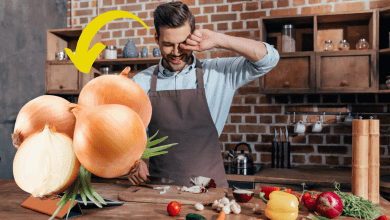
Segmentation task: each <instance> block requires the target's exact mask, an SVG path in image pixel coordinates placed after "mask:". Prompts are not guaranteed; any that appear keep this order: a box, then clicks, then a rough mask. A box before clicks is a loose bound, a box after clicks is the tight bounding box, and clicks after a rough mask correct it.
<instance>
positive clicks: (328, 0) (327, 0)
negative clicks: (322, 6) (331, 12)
mask: <svg viewBox="0 0 390 220" xmlns="http://www.w3.org/2000/svg"><path fill="white" fill-rule="evenodd" d="M338 1H339V0H326V3H329V2H338Z"/></svg>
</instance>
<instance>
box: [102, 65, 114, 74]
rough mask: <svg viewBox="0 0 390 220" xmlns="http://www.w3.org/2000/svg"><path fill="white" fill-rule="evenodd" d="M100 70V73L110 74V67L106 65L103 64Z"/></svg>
mask: <svg viewBox="0 0 390 220" xmlns="http://www.w3.org/2000/svg"><path fill="white" fill-rule="evenodd" d="M100 72H101V73H102V75H109V74H111V69H110V67H108V66H104V67H102V68H100Z"/></svg>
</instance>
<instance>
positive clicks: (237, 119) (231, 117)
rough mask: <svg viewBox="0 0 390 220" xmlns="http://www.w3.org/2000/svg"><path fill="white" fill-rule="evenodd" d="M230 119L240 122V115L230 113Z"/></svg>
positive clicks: (233, 121)
mask: <svg viewBox="0 0 390 220" xmlns="http://www.w3.org/2000/svg"><path fill="white" fill-rule="evenodd" d="M230 121H231V122H232V123H241V122H242V117H241V116H238V115H232V116H230Z"/></svg>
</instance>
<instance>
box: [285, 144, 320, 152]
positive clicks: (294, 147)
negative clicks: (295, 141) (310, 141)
mask: <svg viewBox="0 0 390 220" xmlns="http://www.w3.org/2000/svg"><path fill="white" fill-rule="evenodd" d="M290 152H291V153H314V147H313V146H311V145H291V148H290Z"/></svg>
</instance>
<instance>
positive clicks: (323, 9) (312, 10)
mask: <svg viewBox="0 0 390 220" xmlns="http://www.w3.org/2000/svg"><path fill="white" fill-rule="evenodd" d="M328 12H332V6H331V5H320V6H313V7H302V9H301V14H316V13H328Z"/></svg>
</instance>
